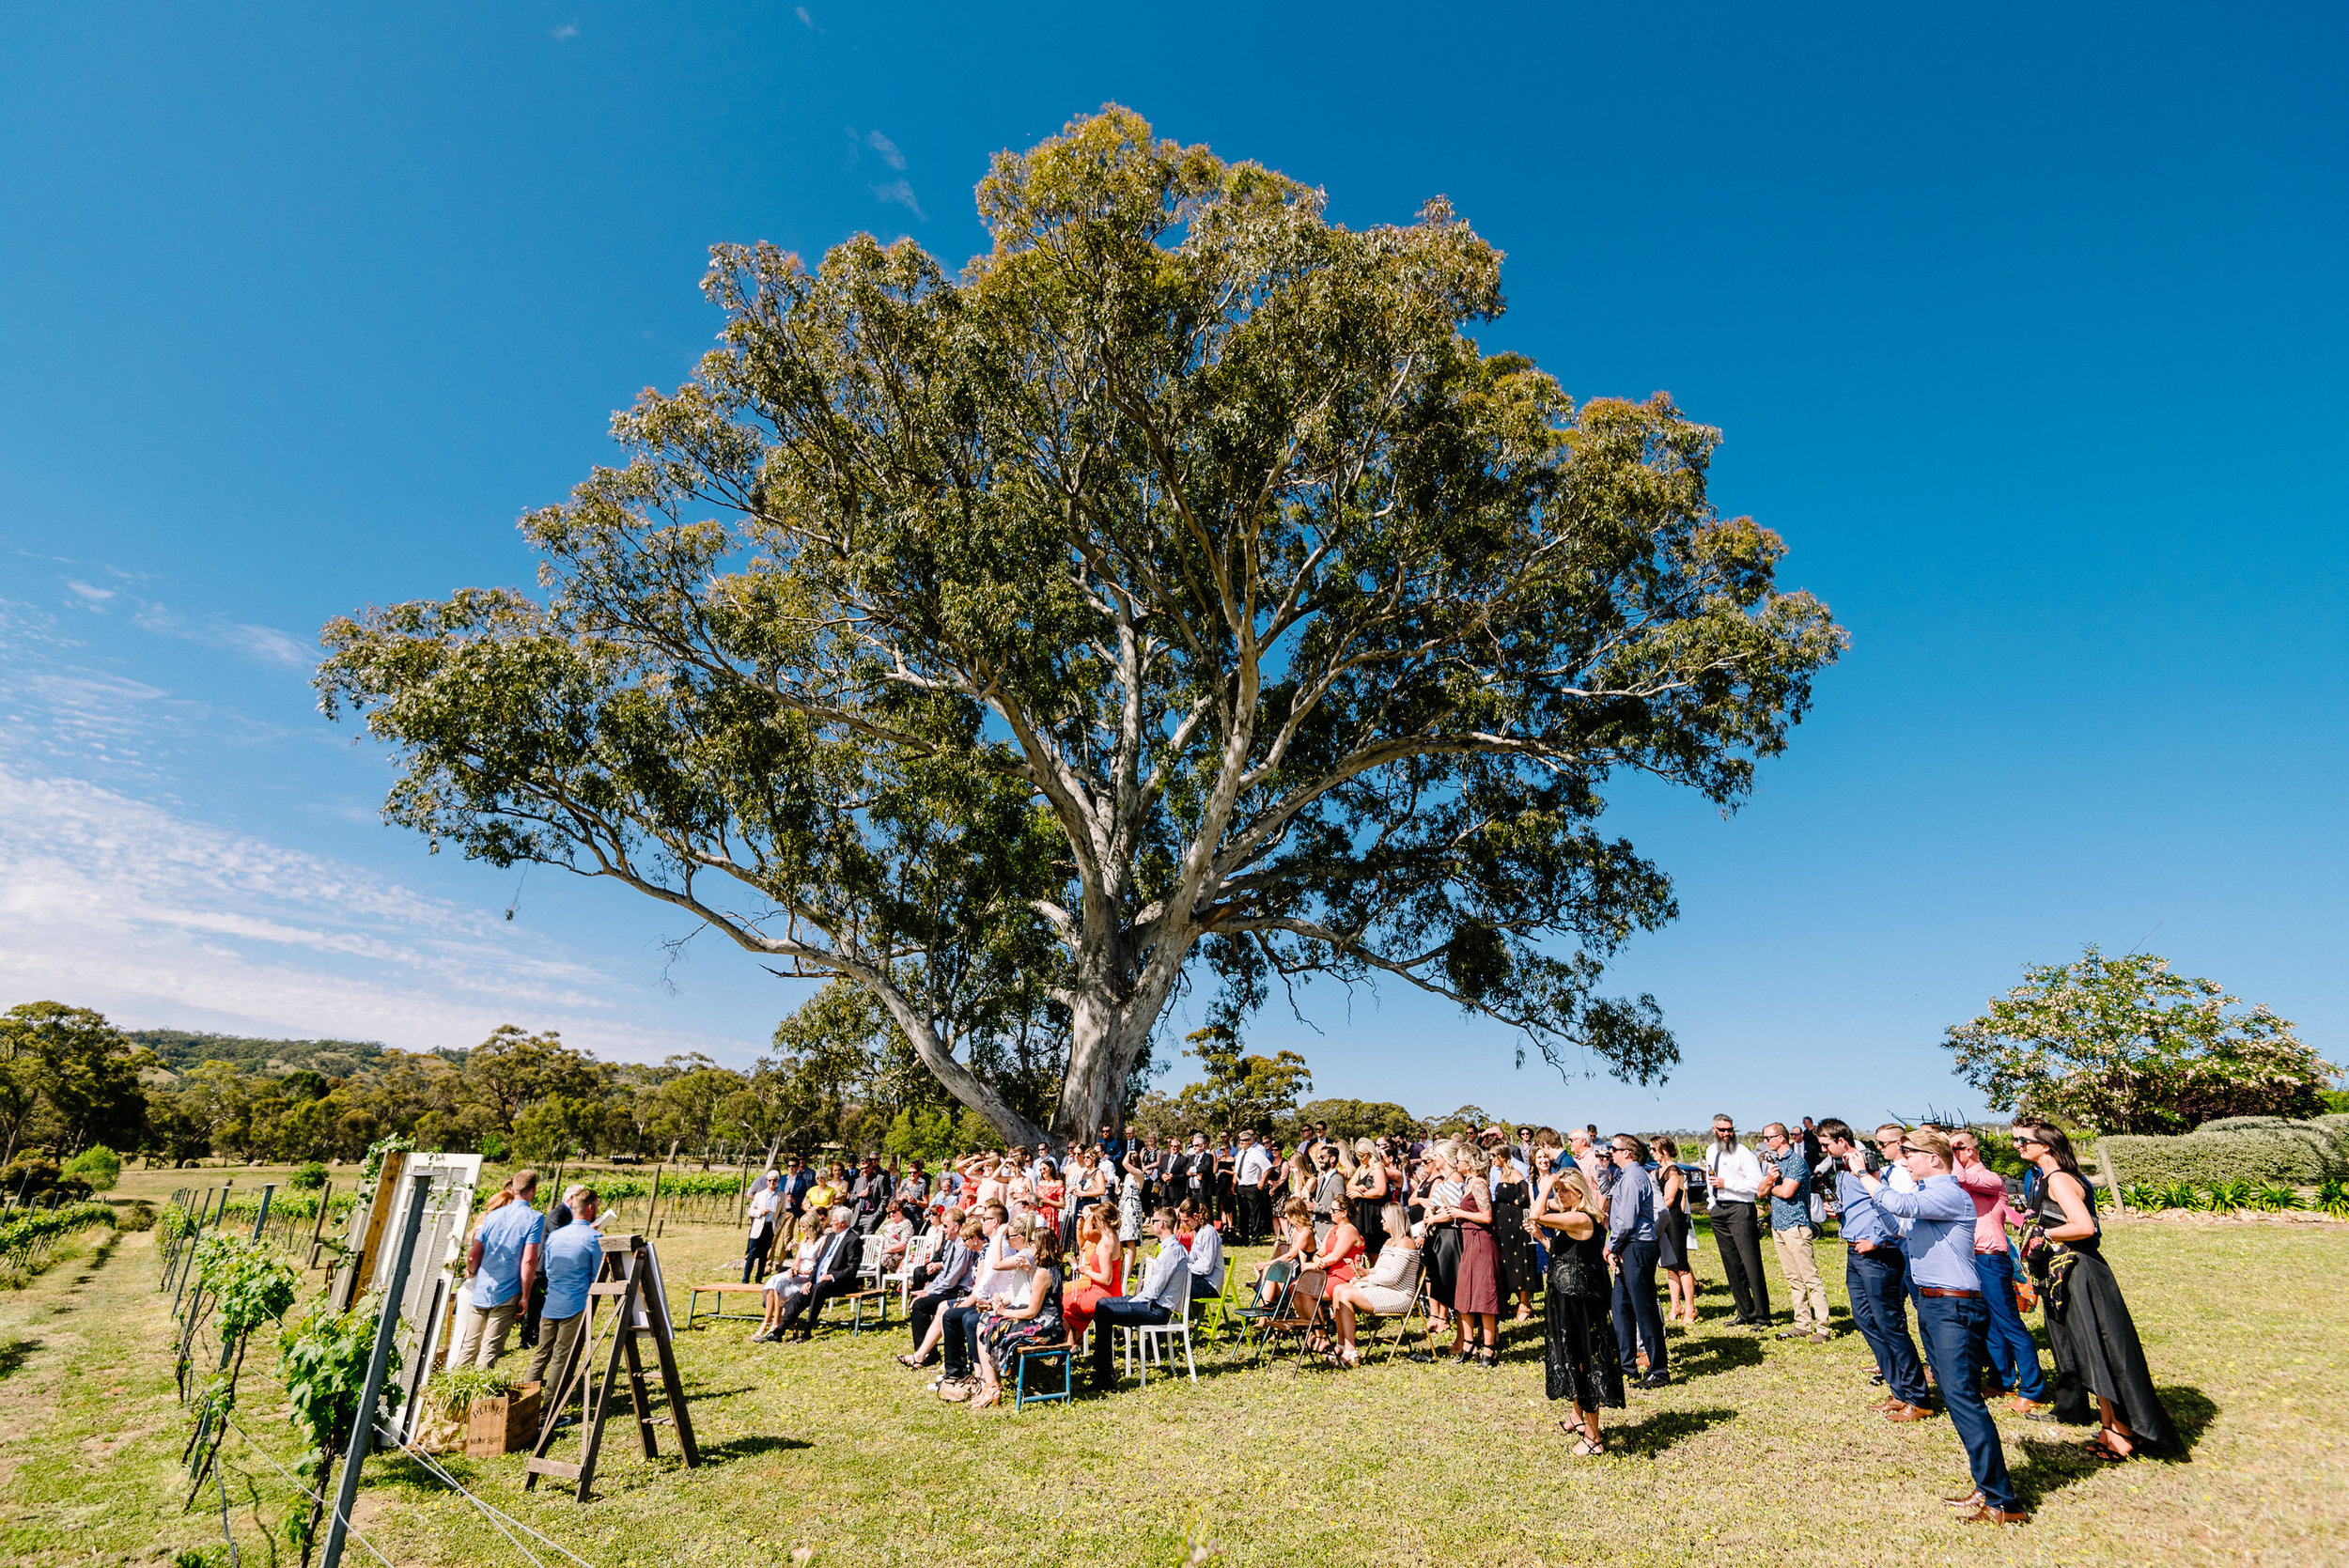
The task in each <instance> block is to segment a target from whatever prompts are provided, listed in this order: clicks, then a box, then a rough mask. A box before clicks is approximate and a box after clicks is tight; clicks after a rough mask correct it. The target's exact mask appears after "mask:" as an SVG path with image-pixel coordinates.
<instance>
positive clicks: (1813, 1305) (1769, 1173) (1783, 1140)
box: [1762, 1122, 1828, 1344]
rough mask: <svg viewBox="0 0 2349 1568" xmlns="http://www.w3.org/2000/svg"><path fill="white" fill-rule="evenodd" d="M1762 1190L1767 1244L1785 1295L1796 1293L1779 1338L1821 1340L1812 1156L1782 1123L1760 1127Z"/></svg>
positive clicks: (1823, 1319) (1823, 1325) (1822, 1304)
mask: <svg viewBox="0 0 2349 1568" xmlns="http://www.w3.org/2000/svg"><path fill="white" fill-rule="evenodd" d="M1762 1151H1763V1153H1762V1163H1763V1166H1764V1168H1765V1169H1764V1170H1763V1172H1762V1189H1763V1191H1764V1192H1765V1193H1766V1194H1767V1195H1768V1197H1769V1200H1770V1245H1771V1246H1772V1247H1774V1248H1776V1249H1777V1250H1778V1269H1779V1272H1780V1273H1781V1274H1783V1275H1785V1276H1786V1290H1787V1294H1788V1295H1790V1296H1793V1297H1794V1298H1795V1326H1794V1327H1791V1328H1781V1329H1780V1330H1779V1332H1778V1337H1779V1338H1780V1339H1781V1340H1802V1339H1808V1340H1815V1341H1817V1342H1818V1343H1821V1344H1825V1343H1827V1341H1828V1326H1827V1286H1825V1285H1823V1284H1821V1283H1820V1282H1819V1265H1818V1261H1817V1259H1815V1258H1814V1257H1813V1256H1812V1251H1811V1243H1812V1237H1814V1236H1815V1235H1817V1234H1818V1232H1817V1231H1816V1229H1814V1228H1813V1227H1812V1223H1811V1161H1810V1160H1809V1158H1807V1157H1805V1156H1804V1154H1803V1152H1802V1145H1801V1144H1799V1143H1797V1142H1796V1141H1794V1140H1793V1139H1792V1138H1790V1137H1789V1136H1787V1132H1786V1124H1785V1123H1783V1122H1772V1123H1771V1124H1770V1125H1769V1126H1766V1127H1764V1128H1763V1129H1762Z"/></svg>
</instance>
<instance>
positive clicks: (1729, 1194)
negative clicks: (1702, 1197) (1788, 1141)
mask: <svg viewBox="0 0 2349 1568" xmlns="http://www.w3.org/2000/svg"><path fill="white" fill-rule="evenodd" d="M1704 1181H1705V1187H1706V1188H1707V1191H1708V1194H1709V1196H1710V1198H1711V1200H1712V1203H1711V1208H1710V1210H1709V1212H1710V1213H1711V1214H1712V1217H1713V1241H1714V1244H1715V1245H1716V1246H1718V1247H1719V1249H1720V1250H1721V1272H1722V1273H1723V1274H1725V1275H1727V1276H1728V1277H1729V1294H1730V1298H1731V1299H1732V1300H1734V1301H1735V1303H1736V1305H1737V1312H1736V1316H1735V1318H1734V1319H1733V1320H1732V1321H1733V1322H1735V1324H1736V1326H1737V1327H1740V1328H1762V1327H1767V1326H1768V1324H1769V1321H1770V1282H1769V1281H1768V1280H1767V1279H1766V1278H1765V1277H1764V1276H1763V1273H1762V1232H1761V1226H1760V1222H1759V1221H1758V1220H1757V1219H1756V1218H1755V1216H1754V1212H1753V1204H1754V1200H1755V1199H1757V1198H1759V1197H1760V1196H1761V1195H1762V1161H1761V1160H1760V1159H1758V1158H1756V1157H1755V1156H1754V1153H1753V1151H1752V1150H1751V1149H1749V1148H1747V1147H1746V1146H1745V1145H1744V1144H1742V1143H1740V1142H1738V1141H1737V1124H1736V1123H1735V1122H1734V1121H1732V1120H1731V1119H1730V1118H1729V1116H1728V1114H1727V1113H1726V1112H1724V1113H1722V1114H1721V1115H1719V1116H1716V1117H1714V1118H1713V1142H1712V1144H1711V1146H1710V1147H1708V1148H1707V1149H1706V1150H1705V1151H1704ZM1618 1327H1620V1325H1618Z"/></svg>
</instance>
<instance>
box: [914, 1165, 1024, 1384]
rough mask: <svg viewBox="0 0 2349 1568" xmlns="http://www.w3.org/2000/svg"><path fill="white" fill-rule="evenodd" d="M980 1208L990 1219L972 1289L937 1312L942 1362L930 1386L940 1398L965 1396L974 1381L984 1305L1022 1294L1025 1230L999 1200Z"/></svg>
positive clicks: (1018, 1296)
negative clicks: (942, 1335) (942, 1337)
mask: <svg viewBox="0 0 2349 1568" xmlns="http://www.w3.org/2000/svg"><path fill="white" fill-rule="evenodd" d="M979 1213H980V1215H981V1217H982V1218H983V1219H986V1220H987V1222H988V1233H987V1246H986V1247H985V1248H984V1249H983V1250H981V1251H980V1253H979V1259H978V1262H977V1264H976V1265H973V1266H972V1274H971V1294H970V1295H968V1296H964V1297H963V1298H962V1299H961V1300H960V1301H957V1302H956V1303H955V1304H954V1305H953V1306H951V1307H948V1308H947V1309H946V1310H945V1311H944V1312H941V1314H939V1315H940V1317H941V1321H943V1322H944V1324H945V1326H946V1327H945V1340H944V1346H945V1348H944V1356H945V1361H946V1365H945V1367H944V1369H943V1370H942V1372H941V1374H940V1376H939V1379H938V1381H937V1382H936V1383H935V1384H933V1385H932V1387H933V1388H934V1389H936V1390H937V1391H938V1394H939V1396H940V1397H941V1398H944V1399H953V1398H957V1397H960V1398H963V1399H968V1398H970V1397H971V1391H972V1388H973V1387H975V1386H976V1384H977V1382H978V1361H979V1346H978V1339H979V1322H980V1319H981V1318H982V1317H983V1316H984V1315H985V1309H986V1308H987V1305H988V1303H989V1302H991V1301H994V1300H996V1299H998V1298H1002V1299H1005V1300H1012V1301H1019V1300H1024V1299H1025V1296H1023V1295H1022V1292H1023V1290H1024V1289H1025V1287H1026V1284H1027V1274H1028V1267H1029V1262H1030V1260H1029V1256H1028V1252H1027V1249H1026V1246H1025V1240H1026V1238H1025V1236H1024V1235H1023V1234H1021V1232H1020V1231H1019V1229H1017V1228H1016V1227H1015V1226H1014V1224H1013V1222H1012V1218H1011V1211H1010V1209H1009V1208H1007V1207H1006V1206H1004V1205H1003V1204H1002V1203H988V1204H985V1205H983V1206H982V1207H981V1208H980V1210H979Z"/></svg>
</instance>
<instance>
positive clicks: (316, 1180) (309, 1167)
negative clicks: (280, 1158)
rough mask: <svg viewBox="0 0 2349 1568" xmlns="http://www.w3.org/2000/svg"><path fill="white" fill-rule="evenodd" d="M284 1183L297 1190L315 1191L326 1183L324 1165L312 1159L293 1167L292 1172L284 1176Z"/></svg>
mask: <svg viewBox="0 0 2349 1568" xmlns="http://www.w3.org/2000/svg"><path fill="white" fill-rule="evenodd" d="M286 1185H287V1186H288V1187H290V1188H294V1189H295V1190H296V1191H299V1192H316V1191H317V1190H318V1189H319V1188H321V1187H324V1186H325V1185H326V1167H325V1166H323V1165H320V1164H319V1162H318V1161H317V1160H315V1159H313V1160H310V1161H307V1162H306V1163H304V1164H301V1165H297V1166H295V1167H294V1173H293V1174H292V1175H290V1176H288V1177H287V1178H286Z"/></svg>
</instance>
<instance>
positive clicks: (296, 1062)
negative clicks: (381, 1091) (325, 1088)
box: [126, 1029, 387, 1078]
mask: <svg viewBox="0 0 2349 1568" xmlns="http://www.w3.org/2000/svg"><path fill="white" fill-rule="evenodd" d="M126 1032H127V1033H128V1034H129V1035H130V1037H131V1038H132V1040H133V1041H135V1042H136V1043H138V1044H139V1045H142V1046H145V1047H146V1048H148V1049H149V1050H151V1051H153V1052H154V1053H155V1054H156V1055H157V1056H159V1057H161V1058H162V1059H163V1065H164V1066H166V1067H169V1068H170V1069H171V1070H172V1071H173V1072H175V1073H184V1072H186V1071H187V1070H188V1069H189V1068H191V1067H193V1066H194V1065H195V1064H196V1063H200V1062H234V1063H236V1064H237V1065H238V1067H239V1069H240V1070H241V1071H244V1072H248V1073H266V1074H268V1075H269V1076H271V1077H272V1078H275V1077H281V1076H283V1075H284V1074H287V1073H290V1072H295V1071H298V1070H300V1069H303V1068H305V1067H306V1068H308V1069H309V1070H310V1071H311V1072H314V1073H322V1074H324V1075H325V1076H326V1077H328V1078H349V1077H350V1075H351V1074H353V1073H356V1072H358V1071H359V1070H360V1069H362V1068H364V1067H372V1066H374V1065H375V1064H376V1063H379V1062H381V1060H382V1058H383V1054H384V1052H385V1050H386V1049H387V1048H386V1047H384V1046H382V1045H381V1044H379V1043H378V1042H376V1041H373V1040H257V1039H253V1038H251V1037H249V1036H246V1035H241V1034H194V1033H191V1032H188V1031H187V1030H184V1029H133V1030H129V1031H126Z"/></svg>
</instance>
